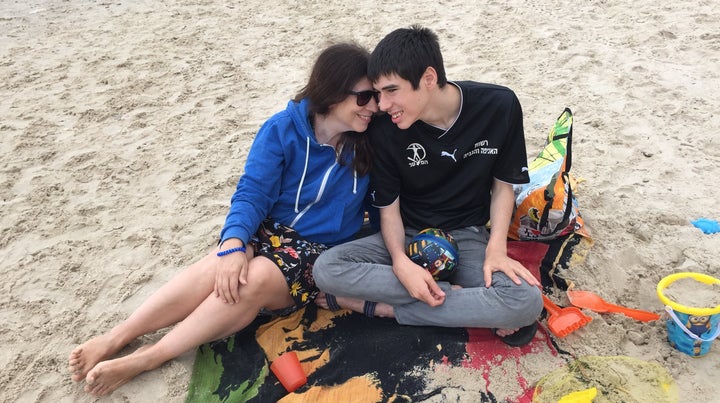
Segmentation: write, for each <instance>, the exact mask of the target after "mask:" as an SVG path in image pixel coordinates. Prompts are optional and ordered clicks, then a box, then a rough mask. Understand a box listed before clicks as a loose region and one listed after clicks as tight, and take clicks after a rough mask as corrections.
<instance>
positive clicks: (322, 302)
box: [315, 291, 395, 318]
mask: <svg viewBox="0 0 720 403" xmlns="http://www.w3.org/2000/svg"><path fill="white" fill-rule="evenodd" d="M335 300H336V301H337V304H338V306H340V308H344V309H349V310H351V311H354V312H360V313H365V301H363V300H361V299H355V298H347V297H335ZM315 305H317V306H319V307H320V308H323V309H330V306H329V305H328V303H327V300H326V299H325V293H324V292H322V291H320V293H319V294H318V295H317V298H315ZM374 316H377V317H381V318H394V317H395V311H394V310H393V307H392V306H391V305H388V304H385V303H383V302H378V303H377V304H376V305H375V314H374Z"/></svg>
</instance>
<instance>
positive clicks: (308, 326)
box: [187, 235, 586, 403]
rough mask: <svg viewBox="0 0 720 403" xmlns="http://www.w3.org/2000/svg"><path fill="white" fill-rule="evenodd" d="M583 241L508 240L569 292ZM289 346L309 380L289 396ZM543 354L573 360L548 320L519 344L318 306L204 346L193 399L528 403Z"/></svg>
mask: <svg viewBox="0 0 720 403" xmlns="http://www.w3.org/2000/svg"><path fill="white" fill-rule="evenodd" d="M578 238H579V240H577V241H576V240H574V239H573V235H571V236H568V237H565V238H563V239H559V240H556V241H553V243H540V242H520V241H518V242H509V243H508V254H509V255H510V256H512V257H513V258H515V259H517V260H519V261H520V262H522V263H523V264H524V265H525V266H526V267H528V268H530V269H531V270H533V271H534V272H535V274H536V276H538V277H539V278H541V280H542V282H543V284H544V285H547V286H559V287H560V288H563V287H562V285H563V284H564V280H563V278H562V270H563V267H565V268H567V267H568V265H569V264H571V262H572V259H573V253H572V250H573V249H575V247H576V246H577V245H578V243H579V242H580V241H582V239H586V238H585V237H581V236H578ZM291 350H292V351H295V352H296V353H297V354H298V357H299V358H300V361H301V364H302V366H303V368H304V370H305V372H306V373H307V374H308V382H307V384H306V385H304V386H302V387H301V388H299V389H298V390H296V391H295V392H294V393H290V394H288V393H287V392H286V391H285V389H284V388H283V387H282V386H281V385H280V383H279V382H278V380H277V378H276V377H275V376H274V375H273V374H272V373H271V372H270V370H269V364H270V363H271V362H272V360H274V359H275V358H276V357H278V356H279V355H280V354H281V353H283V352H285V351H291ZM537 355H542V357H540V360H539V362H543V368H542V369H541V370H542V371H547V372H549V371H552V370H553V369H555V368H557V367H559V366H561V365H563V364H564V363H565V362H566V361H567V360H566V357H563V353H562V351H559V350H558V349H557V347H556V345H555V344H554V342H553V340H552V337H551V336H550V334H549V333H548V332H547V330H545V328H544V327H543V326H542V325H541V326H540V331H538V333H537V334H536V336H535V338H534V339H533V340H532V341H531V342H530V344H528V345H526V346H523V347H521V348H513V347H509V346H507V345H505V344H504V343H502V342H501V341H500V340H499V339H498V338H497V337H495V336H493V335H492V334H491V333H490V331H488V330H487V329H465V328H440V327H417V326H402V325H398V324H397V323H396V322H395V321H394V320H392V319H384V318H373V319H370V318H367V317H365V316H363V315H361V314H358V313H353V312H350V311H346V310H341V311H337V312H331V311H327V310H324V309H320V308H317V307H316V306H315V305H310V306H308V307H307V308H305V309H303V310H301V311H298V312H296V313H295V314H293V315H290V316H288V317H283V318H269V317H259V318H258V319H256V320H255V322H253V323H252V324H251V325H250V326H248V327H247V328H246V329H245V330H243V331H241V332H239V333H237V334H236V335H234V336H232V337H230V338H228V339H226V340H222V341H217V342H213V343H209V344H206V345H203V346H201V347H199V348H198V350H197V354H196V360H195V365H194V369H193V375H192V379H191V384H190V387H189V391H188V396H187V402H203V403H205V402H276V401H279V402H309V401H311V402H341V401H342V402H422V401H441V400H442V401H444V400H451V401H458V400H459V401H478V402H506V401H507V402H530V401H531V398H532V393H533V382H532V381H531V380H528V374H529V373H530V372H532V371H533V370H537V369H532V368H529V367H528V365H529V363H531V362H538V357H537ZM543 374H544V373H543ZM539 378H540V376H537V379H539Z"/></svg>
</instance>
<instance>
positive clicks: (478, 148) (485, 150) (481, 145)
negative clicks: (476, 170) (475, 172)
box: [463, 140, 498, 159]
mask: <svg viewBox="0 0 720 403" xmlns="http://www.w3.org/2000/svg"><path fill="white" fill-rule="evenodd" d="M487 145H489V142H488V141H487V140H483V141H478V142H477V143H475V148H473V149H472V150H470V151H468V152H466V153H465V154H463V159H465V158H467V157H470V156H472V155H477V154H491V155H495V154H497V153H498V149H497V148H489V147H486V146H487Z"/></svg>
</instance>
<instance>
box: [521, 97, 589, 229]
mask: <svg viewBox="0 0 720 403" xmlns="http://www.w3.org/2000/svg"><path fill="white" fill-rule="evenodd" d="M572 126H573V115H572V111H571V110H570V109H569V108H565V110H564V111H563V112H562V113H561V114H560V116H559V117H558V118H557V120H556V121H555V124H554V125H553V127H552V128H551V129H550V133H549V134H548V137H547V140H546V141H545V147H544V148H543V150H542V151H541V152H540V153H539V154H538V156H537V157H535V159H534V160H533V161H532V162H531V163H530V164H529V165H528V173H529V174H530V183H527V184H524V185H515V186H514V190H515V206H516V209H515V214H514V215H513V219H512V221H511V223H510V230H509V231H508V237H509V238H511V239H514V240H521V241H547V240H552V239H556V238H559V237H562V236H564V235H568V234H570V233H572V232H575V231H578V230H580V229H581V228H582V227H583V224H584V223H583V220H582V217H580V212H579V210H578V201H577V198H576V197H575V195H574V193H573V187H575V185H576V182H577V181H576V179H575V178H573V177H572V176H571V175H570V166H571V162H572V151H571V150H572V147H571V146H572Z"/></svg>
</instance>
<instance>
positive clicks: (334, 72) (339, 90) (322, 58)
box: [294, 43, 372, 175]
mask: <svg viewBox="0 0 720 403" xmlns="http://www.w3.org/2000/svg"><path fill="white" fill-rule="evenodd" d="M369 59H370V52H368V51H367V50H366V49H365V48H363V47H362V46H359V45H357V44H354V43H338V44H335V45H331V46H330V47H328V48H326V49H325V50H323V51H322V52H321V53H320V55H319V56H318V58H317V60H315V64H314V65H313V68H312V71H311V72H310V78H309V79H308V82H307V84H306V85H305V87H304V88H303V89H302V90H300V92H298V93H297V95H295V98H294V101H295V102H300V100H302V99H303V98H307V99H308V101H309V112H310V119H311V121H312V116H313V115H315V114H319V115H327V114H328V113H329V112H330V107H331V106H332V105H335V104H337V103H340V102H342V101H344V100H345V98H347V97H348V96H349V95H350V91H352V90H353V87H354V86H355V84H357V82H358V81H360V80H362V79H363V78H365V77H367V64H368V60H369ZM337 147H338V149H342V153H341V155H340V156H339V158H338V162H339V163H340V164H342V165H344V164H345V163H347V162H348V161H352V166H353V169H354V170H355V171H356V172H357V173H358V174H359V175H365V174H367V173H368V172H369V171H370V167H371V158H372V156H371V152H370V144H369V141H368V138H367V136H366V135H365V134H364V133H357V132H352V131H349V132H345V133H343V134H342V137H341V139H340V141H338V144H337ZM353 154H354V155H353Z"/></svg>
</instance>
